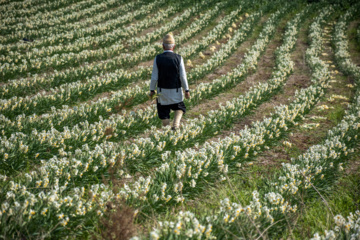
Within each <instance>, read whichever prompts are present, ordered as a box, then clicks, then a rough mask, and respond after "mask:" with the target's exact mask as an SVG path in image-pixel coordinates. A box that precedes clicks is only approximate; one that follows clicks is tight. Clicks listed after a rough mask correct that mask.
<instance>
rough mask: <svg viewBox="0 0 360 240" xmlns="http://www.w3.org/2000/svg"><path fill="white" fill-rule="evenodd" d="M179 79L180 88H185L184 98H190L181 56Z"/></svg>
mask: <svg viewBox="0 0 360 240" xmlns="http://www.w3.org/2000/svg"><path fill="white" fill-rule="evenodd" d="M180 81H181V86H182V88H183V89H185V98H186V99H188V98H190V93H189V85H188V81H187V78H186V72H185V64H184V59H183V58H182V57H181V62H180Z"/></svg>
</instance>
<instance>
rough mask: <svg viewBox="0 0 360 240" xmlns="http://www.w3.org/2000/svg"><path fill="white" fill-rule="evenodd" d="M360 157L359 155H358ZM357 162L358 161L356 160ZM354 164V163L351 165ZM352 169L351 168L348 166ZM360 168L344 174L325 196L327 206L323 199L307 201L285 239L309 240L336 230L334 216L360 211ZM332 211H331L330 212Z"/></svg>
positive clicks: (286, 232)
mask: <svg viewBox="0 0 360 240" xmlns="http://www.w3.org/2000/svg"><path fill="white" fill-rule="evenodd" d="M356 156H358V155H356ZM355 160H356V159H355ZM349 164H350V165H351V164H353V163H352V162H350V163H349ZM348 167H350V166H348ZM359 171H360V167H359V166H357V169H356V171H354V172H353V173H351V174H348V173H343V175H342V176H341V177H340V178H339V179H338V180H337V182H336V184H335V185H334V186H333V187H332V188H331V190H330V191H329V192H327V193H325V194H323V197H324V199H325V200H326V202H327V204H328V206H327V204H326V203H325V202H324V201H322V199H321V197H320V196H318V197H315V198H312V199H307V201H306V202H305V205H304V207H303V209H302V210H301V211H299V212H298V216H297V218H295V221H294V223H293V224H294V226H293V229H292V235H291V233H290V230H289V229H286V231H285V233H284V234H283V236H282V238H283V239H288V238H290V239H309V238H311V237H313V235H314V234H315V233H316V232H318V233H319V234H324V231H325V230H330V229H333V228H334V220H333V215H334V216H336V215H337V214H341V215H342V216H344V217H346V216H348V214H349V213H350V212H355V211H356V210H359V209H360V175H359V174H358V172H359ZM330 209H331V210H330Z"/></svg>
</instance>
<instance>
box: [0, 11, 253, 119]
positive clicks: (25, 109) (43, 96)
mask: <svg viewBox="0 0 360 240" xmlns="http://www.w3.org/2000/svg"><path fill="white" fill-rule="evenodd" d="M248 19H252V18H248ZM202 20H203V19H200V20H199V21H197V22H196V23H203V21H202ZM249 21H251V20H249ZM200 29H201V28H198V30H200ZM187 30H189V31H190V33H193V30H194V29H190V28H188V29H187ZM241 30H242V29H240V30H239V31H241ZM183 33H184V37H189V34H188V33H189V32H188V31H186V30H185V31H183ZM182 36H183V35H181V36H180V37H181V39H184V38H182ZM227 46H228V44H226V45H225V46H224V47H223V48H226V47H227ZM192 49H193V50H196V49H195V48H192ZM187 53H191V52H187ZM184 57H187V56H184ZM216 57H217V58H221V56H219V55H217V56H216ZM227 57H228V55H225V56H222V58H223V59H224V58H227ZM219 63H221V62H219ZM202 66H207V65H202ZM212 67H213V68H215V67H216V65H215V64H214V65H213V66H212ZM148 72H149V68H145V69H142V70H140V71H139V72H138V74H136V75H137V76H139V75H143V74H144V73H148ZM123 76H124V78H128V79H129V78H130V79H131V78H133V76H132V75H131V73H130V74H128V73H126V72H125V73H124V75H123ZM196 77H198V76H196ZM94 79H95V83H96V82H97V79H98V77H95V78H94ZM120 79H123V78H120ZM189 79H193V80H194V77H193V78H191V76H190V77H189ZM102 80H103V81H104V82H105V83H107V84H109V85H111V84H112V82H111V81H109V79H102ZM102 84H103V83H100V85H102ZM89 87H90V88H91V89H93V87H94V82H93V81H89V82H88V83H81V82H76V83H73V84H65V85H64V86H61V87H60V88H58V89H52V92H53V93H52V94H48V93H38V94H37V95H35V96H33V97H25V98H22V97H17V96H15V97H13V98H11V99H9V100H4V99H3V100H2V101H1V102H2V103H1V105H2V106H1V107H2V109H1V111H2V112H3V113H4V114H6V115H7V117H10V118H11V115H12V116H16V115H17V113H20V112H22V113H25V114H28V113H32V112H36V111H39V110H40V111H41V110H42V109H47V110H49V109H48V107H47V106H48V105H52V106H54V105H57V106H61V104H62V103H64V102H66V101H69V99H70V98H73V99H76V98H77V96H80V95H81V94H82V93H83V91H85V92H86V90H87V89H88V88H89ZM133 89H135V91H138V90H136V89H137V88H136V87H135V88H133ZM99 90H101V89H99ZM146 92H147V90H146V89H145V87H143V93H144V94H146ZM89 94H90V95H89ZM91 94H92V93H91V92H90V93H89V92H88V96H89V97H90V96H91ZM134 95H135V94H134ZM10 109H11V111H10Z"/></svg>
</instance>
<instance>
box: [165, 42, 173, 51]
mask: <svg viewBox="0 0 360 240" xmlns="http://www.w3.org/2000/svg"><path fill="white" fill-rule="evenodd" d="M163 46H164V48H165V49H166V50H169V49H172V48H173V47H174V46H175V44H167V43H163Z"/></svg>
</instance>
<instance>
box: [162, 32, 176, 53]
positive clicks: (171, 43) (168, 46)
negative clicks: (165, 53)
mask: <svg viewBox="0 0 360 240" xmlns="http://www.w3.org/2000/svg"><path fill="white" fill-rule="evenodd" d="M174 48H175V39H174V36H173V35H172V34H171V33H168V34H166V35H165V37H164V38H163V49H164V50H174Z"/></svg>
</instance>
